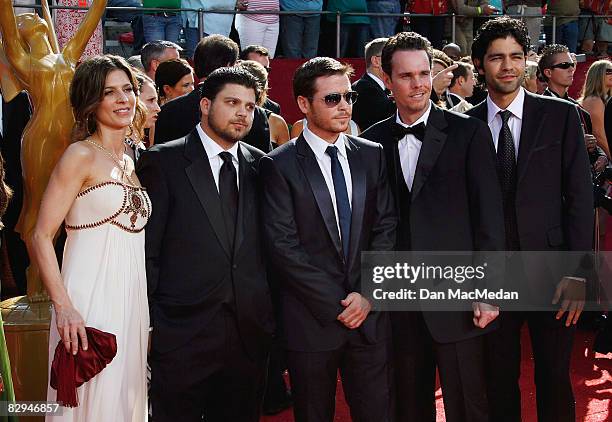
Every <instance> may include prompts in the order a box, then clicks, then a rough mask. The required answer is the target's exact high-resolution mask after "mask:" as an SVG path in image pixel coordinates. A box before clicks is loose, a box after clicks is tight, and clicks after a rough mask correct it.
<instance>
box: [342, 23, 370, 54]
mask: <svg viewBox="0 0 612 422" xmlns="http://www.w3.org/2000/svg"><path fill="white" fill-rule="evenodd" d="M369 37H370V25H369V24H366V23H350V24H347V23H345V24H341V25H340V57H364V56H365V50H364V47H365V45H366V43H367V42H368V39H369Z"/></svg>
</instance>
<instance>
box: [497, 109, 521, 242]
mask: <svg viewBox="0 0 612 422" xmlns="http://www.w3.org/2000/svg"><path fill="white" fill-rule="evenodd" d="M499 115H500V116H501V119H502V127H501V129H500V131H499V138H498V140H497V174H498V177H499V182H500V185H501V191H502V200H503V204H504V224H505V227H506V247H507V248H508V250H518V249H519V238H518V229H517V223H516V209H515V197H516V152H515V150H514V138H513V137H512V132H511V131H510V126H508V120H510V117H511V116H512V112H510V111H508V110H502V111H500V112H499Z"/></svg>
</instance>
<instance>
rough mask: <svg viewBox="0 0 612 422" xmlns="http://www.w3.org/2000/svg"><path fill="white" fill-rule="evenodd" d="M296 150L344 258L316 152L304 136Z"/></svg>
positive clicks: (338, 251)
mask: <svg viewBox="0 0 612 422" xmlns="http://www.w3.org/2000/svg"><path fill="white" fill-rule="evenodd" d="M296 149H297V160H298V163H299V164H300V166H301V167H302V170H303V171H304V174H305V175H306V179H307V180H308V184H309V185H310V189H311V190H312V193H313V195H314V197H315V200H316V202H317V206H318V207H319V211H320V212H321V217H323V221H324V222H325V227H326V228H327V232H328V233H329V237H330V238H331V240H332V242H333V244H334V247H335V248H336V252H337V253H338V255H339V256H341V257H342V243H340V234H339V233H338V224H337V222H336V214H335V213H334V206H333V204H332V200H331V196H330V194H329V190H328V189H327V184H325V179H324V178H323V174H322V173H321V168H320V167H319V164H318V163H317V159H316V157H315V155H314V152H312V150H311V149H310V147H309V146H308V143H307V142H306V139H304V135H300V136H299V137H298V138H297V140H296Z"/></svg>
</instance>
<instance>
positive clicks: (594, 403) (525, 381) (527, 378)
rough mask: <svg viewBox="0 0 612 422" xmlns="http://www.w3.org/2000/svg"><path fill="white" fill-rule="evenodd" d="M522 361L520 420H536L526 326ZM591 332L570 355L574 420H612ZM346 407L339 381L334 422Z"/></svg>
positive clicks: (268, 420) (279, 421) (610, 367)
mask: <svg viewBox="0 0 612 422" xmlns="http://www.w3.org/2000/svg"><path fill="white" fill-rule="evenodd" d="M522 344H523V354H522V355H523V361H522V365H521V381H520V384H521V392H522V405H523V422H536V420H537V418H536V407H535V385H534V382H533V359H532V358H531V345H530V341H529V335H528V333H527V330H524V332H523V341H522ZM592 344H593V334H592V333H590V332H584V331H578V333H577V335H576V341H575V343H574V352H573V358H572V380H573V385H574V395H575V396H576V420H577V421H584V422H603V421H610V420H612V353H609V354H607V355H602V354H599V353H597V354H595V355H594V354H593V352H592V351H591V345H592ZM436 407H437V409H438V418H437V420H438V422H444V421H445V418H444V409H443V404H442V392H441V390H440V389H438V390H437V391H436ZM350 420H351V418H350V415H349V411H348V407H347V406H346V402H345V401H344V395H343V393H342V386H341V385H340V382H338V393H337V398H336V417H335V418H334V422H350ZM261 421H262V422H293V414H292V412H291V410H286V411H284V412H283V413H281V414H279V415H276V416H266V417H263V418H262V419H261Z"/></svg>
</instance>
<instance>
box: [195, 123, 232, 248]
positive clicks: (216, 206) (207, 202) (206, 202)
mask: <svg viewBox="0 0 612 422" xmlns="http://www.w3.org/2000/svg"><path fill="white" fill-rule="evenodd" d="M185 156H186V157H187V159H189V160H190V161H191V164H190V165H189V166H187V167H186V168H185V173H187V178H188V179H189V182H191V185H192V186H193V190H194V191H195V193H196V195H197V197H198V199H199V201H200V203H201V204H202V207H203V208H204V211H206V215H207V216H208V220H209V221H210V224H211V226H212V228H213V230H214V231H215V234H216V236H217V239H218V240H219V243H220V244H221V246H222V247H223V250H224V251H225V253H226V254H227V256H228V257H230V258H231V253H230V242H229V239H228V236H227V233H226V231H225V223H224V221H223V215H222V212H221V199H220V198H219V191H218V190H217V186H216V185H215V179H214V178H213V174H212V170H211V168H210V162H209V161H208V157H207V156H206V150H205V149H204V146H203V145H202V141H201V140H200V136H199V135H198V132H197V130H195V129H194V130H193V131H192V132H191V133H190V134H189V135H187V138H186V141H185Z"/></svg>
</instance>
